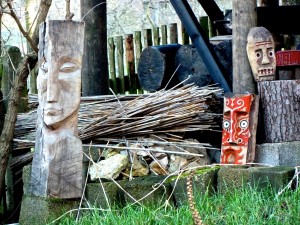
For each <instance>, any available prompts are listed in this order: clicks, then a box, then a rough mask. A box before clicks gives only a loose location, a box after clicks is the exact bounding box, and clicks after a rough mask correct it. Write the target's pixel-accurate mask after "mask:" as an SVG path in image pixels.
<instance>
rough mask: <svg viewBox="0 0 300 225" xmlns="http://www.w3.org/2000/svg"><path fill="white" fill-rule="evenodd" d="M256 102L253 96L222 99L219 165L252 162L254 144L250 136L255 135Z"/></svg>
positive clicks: (235, 96) (234, 96)
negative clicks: (222, 111) (222, 112)
mask: <svg viewBox="0 0 300 225" xmlns="http://www.w3.org/2000/svg"><path fill="white" fill-rule="evenodd" d="M257 102H258V101H257V98H256V96H255V95H254V94H243V95H237V94H235V95H233V96H231V97H224V115H223V132H222V148H221V163H223V164H246V162H252V161H253V159H254V148H255V142H254V143H253V139H252V138H251V136H253V137H254V138H255V135H256V126H257V122H256V121H257V120H256V119H257V112H258V110H256V108H257V107H258V104H257ZM253 114H256V115H253Z"/></svg>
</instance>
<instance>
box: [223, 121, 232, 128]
mask: <svg viewBox="0 0 300 225" xmlns="http://www.w3.org/2000/svg"><path fill="white" fill-rule="evenodd" d="M229 126H230V122H229V121H228V120H224V121H223V128H224V129H228V128H229Z"/></svg>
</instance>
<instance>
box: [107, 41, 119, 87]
mask: <svg viewBox="0 0 300 225" xmlns="http://www.w3.org/2000/svg"><path fill="white" fill-rule="evenodd" d="M107 44H108V60H109V75H110V79H111V83H110V87H111V88H112V89H113V91H114V92H115V93H118V85H117V77H116V62H115V49H116V45H115V43H114V38H112V37H111V38H108V40H107Z"/></svg>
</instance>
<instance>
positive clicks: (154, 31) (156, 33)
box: [152, 27, 160, 45]
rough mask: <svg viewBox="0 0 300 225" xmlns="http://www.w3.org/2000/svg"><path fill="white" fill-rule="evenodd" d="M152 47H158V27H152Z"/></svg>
mask: <svg viewBox="0 0 300 225" xmlns="http://www.w3.org/2000/svg"><path fill="white" fill-rule="evenodd" d="M152 30H153V45H159V43H160V38H159V27H153V29H152Z"/></svg>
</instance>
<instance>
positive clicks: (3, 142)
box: [0, 0, 52, 200]
mask: <svg viewBox="0 0 300 225" xmlns="http://www.w3.org/2000/svg"><path fill="white" fill-rule="evenodd" d="M51 2H52V0H41V1H40V8H39V9H40V12H39V15H38V17H37V24H40V23H41V22H43V21H45V19H46V17H47V14H48V11H49V8H50V5H51ZM38 31H39V26H36V27H35V29H34V32H33V37H32V40H33V44H35V45H36V46H37V44H38V33H39V32H38ZM37 59H38V58H37V55H36V54H30V55H27V56H25V57H24V59H23V61H22V62H21V63H20V65H19V66H18V69H17V76H15V79H14V81H13V87H12V89H11V95H10V98H9V103H8V108H7V114H6V116H5V121H4V125H3V130H2V133H1V136H0V200H1V199H2V196H3V190H4V178H5V172H6V168H7V164H8V158H9V155H10V152H11V148H10V143H11V141H12V139H13V132H14V128H15V123H16V119H17V109H18V103H19V101H20V97H21V92H22V88H23V87H24V86H25V85H26V79H27V77H28V74H29V72H30V70H32V69H33V68H34V67H35V65H36V63H37Z"/></svg>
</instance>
